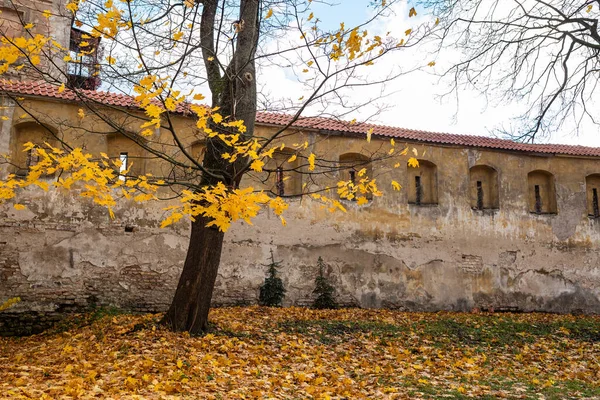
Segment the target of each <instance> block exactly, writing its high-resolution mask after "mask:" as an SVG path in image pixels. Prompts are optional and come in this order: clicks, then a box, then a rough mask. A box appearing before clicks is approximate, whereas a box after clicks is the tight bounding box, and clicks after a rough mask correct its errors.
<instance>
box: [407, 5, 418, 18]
mask: <svg viewBox="0 0 600 400" xmlns="http://www.w3.org/2000/svg"><path fill="white" fill-rule="evenodd" d="M416 15H417V10H415V8H414V7H413V8H411V9H410V11H409V12H408V16H409V17H414V16H416Z"/></svg>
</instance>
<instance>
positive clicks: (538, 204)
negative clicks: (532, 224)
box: [535, 185, 542, 214]
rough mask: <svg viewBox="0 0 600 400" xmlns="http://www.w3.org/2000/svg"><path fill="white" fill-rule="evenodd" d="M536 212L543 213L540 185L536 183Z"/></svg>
mask: <svg viewBox="0 0 600 400" xmlns="http://www.w3.org/2000/svg"><path fill="white" fill-rule="evenodd" d="M535 212H536V213H537V214H541V213H542V196H541V195H540V185H535Z"/></svg>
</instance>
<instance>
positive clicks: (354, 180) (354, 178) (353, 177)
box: [350, 169, 356, 185]
mask: <svg viewBox="0 0 600 400" xmlns="http://www.w3.org/2000/svg"><path fill="white" fill-rule="evenodd" d="M350 182H352V184H353V185H356V171H355V170H353V169H351V170H350Z"/></svg>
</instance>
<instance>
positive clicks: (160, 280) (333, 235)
mask: <svg viewBox="0 0 600 400" xmlns="http://www.w3.org/2000/svg"><path fill="white" fill-rule="evenodd" d="M3 91H4V92H5V93H12V95H19V96H21V97H22V99H24V100H22V103H21V104H22V107H24V108H26V109H30V110H36V113H37V117H36V120H37V122H36V121H33V120H31V119H30V117H28V116H24V115H22V110H21V109H20V107H18V106H15V105H14V104H13V105H12V106H11V105H10V104H9V103H10V102H11V100H10V98H7V97H5V98H4V102H5V105H9V106H8V107H6V108H5V110H4V113H5V116H7V117H8V118H7V119H6V120H3V121H2V128H1V129H0V132H1V133H0V153H5V154H6V153H9V154H13V155H14V159H15V160H19V162H20V163H21V164H22V163H26V162H27V160H26V158H24V157H25V156H24V155H23V154H20V153H22V152H21V151H19V148H20V146H21V145H22V144H23V143H24V142H26V141H34V142H36V143H40V142H42V141H44V140H45V141H48V140H52V138H51V137H48V135H47V132H48V130H50V131H56V132H61V137H62V138H64V139H65V140H67V139H68V140H69V141H72V142H75V143H77V145H80V146H82V147H83V148H85V149H86V150H87V151H90V152H92V153H99V152H105V153H106V154H108V155H109V156H110V157H112V158H117V157H122V156H123V154H127V156H128V157H129V158H130V160H132V162H133V163H134V165H137V166H136V168H137V170H136V173H140V174H146V173H152V174H155V175H159V174H163V175H164V174H166V173H169V171H165V170H163V169H162V168H163V166H161V164H160V162H155V161H152V160H151V159H148V158H147V157H145V155H144V154H142V153H140V150H139V148H138V147H137V146H136V145H135V144H134V143H131V141H130V140H129V139H127V138H125V137H119V135H115V134H113V133H111V132H109V131H108V130H107V132H106V134H105V135H89V137H88V136H86V135H80V134H78V132H80V129H84V130H85V129H86V128H85V126H82V125H81V124H90V126H89V127H88V129H91V126H94V129H96V131H98V129H100V130H101V128H99V122H97V121H94V120H93V118H90V119H89V120H83V121H82V120H81V119H79V118H78V116H77V110H78V108H79V105H78V103H77V102H76V101H74V100H73V99H72V98H70V97H69V96H71V95H70V94H69V92H68V91H65V92H62V93H59V92H58V90H57V89H56V88H54V87H52V86H50V85H47V84H43V83H31V82H21V83H13V84H8V83H5V84H4V86H3ZM89 93H90V95H91V96H92V98H97V100H98V101H99V102H100V101H101V102H103V104H106V105H108V106H111V107H114V106H116V105H118V106H119V107H132V104H133V103H128V102H131V101H132V99H131V98H128V97H126V96H120V95H111V94H106V93H101V92H89ZM94 96H95V97H94ZM128 114H130V113H128ZM286 118H288V117H286V116H284V115H280V114H269V113H259V116H258V128H257V134H258V135H267V134H268V132H269V130H272V129H277V128H278V127H279V126H282V125H285V121H286ZM40 121H43V122H42V124H41V125H40ZM121 123H123V124H127V121H121ZM175 123H176V124H177V125H178V126H179V128H180V130H181V131H182V132H184V131H185V130H186V129H188V130H189V132H190V134H189V137H187V142H186V146H188V148H189V151H190V153H192V154H197V156H198V157H201V155H202V152H203V147H202V143H199V142H198V141H197V140H196V139H195V137H196V136H195V133H194V132H195V128H194V126H195V121H194V119H193V118H192V117H190V116H188V115H185V114H180V115H178V116H177V120H176V121H175ZM42 125H43V129H42V128H41V126H42ZM290 130H291V131H292V133H293V135H294V137H293V141H297V142H304V141H308V142H309V148H308V149H307V150H306V151H307V152H314V153H315V154H328V155H329V158H332V159H337V160H338V161H339V163H340V165H343V164H344V163H348V162H350V161H352V162H353V163H354V164H355V165H361V164H360V163H361V162H362V161H364V165H366V166H368V169H369V173H371V174H372V176H374V177H376V178H377V179H379V180H380V186H381V187H382V189H383V191H384V195H383V196H382V197H376V198H373V199H372V200H371V201H370V202H369V203H368V204H367V205H363V206H359V205H357V204H356V202H352V201H344V205H345V207H346V208H347V212H346V213H342V212H339V213H334V214H331V213H329V212H328V211H327V210H324V209H323V207H322V206H321V204H320V203H316V202H312V201H311V200H310V199H308V198H307V197H306V196H294V195H297V194H300V193H301V192H302V190H303V189H302V188H303V187H304V186H305V183H306V182H303V181H302V179H306V178H305V177H304V176H303V175H302V174H296V175H294V174H293V173H291V172H286V173H285V175H287V176H286V179H281V177H279V175H278V174H274V176H273V177H272V178H270V179H269V180H268V181H265V182H260V181H257V180H254V181H253V178H252V176H249V177H248V178H247V179H246V178H245V179H246V180H245V181H244V182H243V184H244V185H253V186H257V187H261V186H260V185H263V186H262V187H263V188H264V189H265V190H269V191H271V192H273V193H276V194H283V195H285V196H292V197H291V198H290V199H289V202H290V204H291V206H290V209H289V210H288V211H287V212H286V215H285V216H286V219H287V220H288V226H287V227H283V226H281V224H280V222H279V219H278V218H277V217H276V216H275V215H272V214H271V213H270V212H269V211H264V212H263V213H261V214H260V215H259V217H258V218H257V219H256V220H255V222H254V225H253V226H249V225H245V224H241V223H240V224H235V225H234V226H233V227H232V228H231V229H230V231H229V232H228V233H227V234H226V244H225V247H224V250H223V257H222V265H221V269H220V272H219V277H218V281H217V286H216V288H215V293H214V303H215V304H247V303H255V302H256V301H257V298H258V292H259V287H260V285H261V284H262V282H263V279H264V277H265V270H266V269H265V267H264V264H265V263H266V262H267V259H268V256H269V253H270V251H271V250H273V252H274V254H275V258H276V259H277V260H281V261H282V269H281V274H282V278H283V280H284V283H285V286H286V288H287V295H286V299H285V304H286V305H306V304H309V303H310V301H311V292H312V287H313V285H314V278H315V276H316V272H317V269H316V260H317V258H318V257H319V256H321V257H323V259H324V260H325V262H326V264H327V266H328V270H327V274H328V276H329V277H330V278H331V280H332V281H333V282H334V284H335V286H336V289H337V293H338V296H339V300H340V301H341V303H343V304H346V305H354V306H360V307H393V308H399V309H404V310H427V311H435V310H455V311H468V310H471V309H473V308H480V309H495V310H522V311H534V310H536V311H548V312H585V313H597V312H599V311H600V259H599V255H598V245H599V240H600V219H599V218H598V217H599V211H598V190H600V149H598V148H587V147H580V146H562V145H526V144H518V143H513V142H510V141H503V140H498V139H491V138H483V137H472V136H460V135H448V134H435V133H427V132H419V131H410V130H404V129H399V128H390V127H374V136H373V140H372V141H371V142H370V143H367V141H366V140H365V137H364V131H365V127H354V126H353V125H350V124H343V123H340V122H337V121H330V120H327V119H320V118H317V119H303V120H300V121H299V122H298V123H296V124H295V125H293V126H292V128H290ZM45 132H46V133H45ZM361 132H363V133H361ZM160 134H161V133H160V132H157V135H160ZM184 136H185V135H184ZM390 137H394V138H395V140H396V142H397V143H402V144H403V145H404V144H405V145H407V146H409V147H410V148H412V147H414V148H416V149H417V150H418V153H419V154H420V155H422V156H421V159H420V160H419V161H420V167H419V168H410V167H408V166H407V165H405V164H403V165H402V166H401V167H400V168H393V167H392V166H391V165H390V164H389V163H386V162H383V161H379V162H370V161H369V155H370V154H373V153H374V151H375V149H377V148H378V147H381V146H382V143H387V142H389V138H390ZM287 156H288V154H286V153H285V151H284V152H282V154H276V155H275V156H274V157H273V160H272V161H271V162H272V163H277V162H280V161H279V160H283V159H287V158H288V157H287ZM2 168H3V169H2V171H1V174H2V177H3V178H5V177H6V176H7V174H9V173H17V174H18V173H21V172H20V171H19V168H17V167H16V166H14V165H12V166H10V165H3V167H2ZM281 173H282V174H283V172H281ZM349 174H351V171H349V170H345V169H344V170H340V171H339V172H338V174H337V176H318V177H316V178H314V179H321V180H323V181H322V182H321V183H320V184H321V185H323V186H325V185H327V184H328V183H327V182H330V183H329V184H331V185H335V182H337V180H339V179H340V178H343V179H348V178H349V177H350V175H349ZM345 175H348V176H345ZM47 179H48V181H49V182H51V181H52V179H56V177H55V176H51V177H47ZM328 179H329V181H327V180H328ZM391 179H393V180H395V181H397V182H399V183H400V184H401V185H402V190H400V191H395V190H393V188H392V187H391V186H389V187H387V185H388V183H387V182H389V181H390V180H391ZM331 195H332V196H333V195H335V193H334V191H333V190H332V192H331ZM19 203H21V204H25V205H26V206H27V210H25V211H18V210H15V209H14V208H12V206H11V205H10V204H4V205H1V206H0V238H1V239H0V293H1V294H2V298H3V299H4V298H10V297H15V296H19V297H21V299H22V302H21V303H19V305H17V306H16V307H15V308H14V309H12V310H13V311H12V314H11V315H12V317H11V318H13V317H14V318H16V317H17V316H19V315H21V316H25V315H30V314H31V313H32V312H33V313H44V314H48V313H50V314H52V313H61V312H65V311H75V310H82V309H85V308H86V307H88V306H90V305H115V306H118V307H122V308H125V309H129V310H136V311H162V310H165V309H166V307H167V306H168V304H169V302H170V299H171V296H172V294H173V292H174V289H175V286H176V284H177V279H178V276H179V273H180V270H181V267H182V263H183V260H184V256H185V251H186V248H187V240H188V238H187V236H188V229H189V224H188V222H185V221H182V222H179V223H177V224H175V225H174V226H172V227H169V228H165V229H160V228H158V225H159V223H160V221H161V219H162V218H164V217H165V215H166V214H165V211H164V210H163V208H164V204H161V203H160V202H156V203H147V204H144V205H140V204H136V203H133V202H129V201H126V200H123V201H121V202H120V203H119V205H118V207H117V209H116V210H115V213H116V219H115V220H114V221H111V220H110V218H109V216H108V213H107V212H106V210H105V209H103V208H100V207H98V206H95V205H93V204H91V203H90V202H87V201H86V200H85V199H81V198H80V197H78V195H77V193H76V192H65V193H62V192H60V191H49V192H44V191H42V190H39V189H27V190H24V191H23V192H21V193H20V194H19ZM19 313H23V314H19Z"/></svg>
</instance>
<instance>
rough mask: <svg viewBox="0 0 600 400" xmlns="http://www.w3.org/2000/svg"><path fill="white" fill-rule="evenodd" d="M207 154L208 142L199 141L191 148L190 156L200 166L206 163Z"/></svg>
mask: <svg viewBox="0 0 600 400" xmlns="http://www.w3.org/2000/svg"><path fill="white" fill-rule="evenodd" d="M205 154H206V141H204V140H198V141H196V142H194V143H192V145H191V146H190V155H191V156H192V157H193V158H194V160H196V161H198V162H199V163H200V164H202V162H203V161H204V155H205Z"/></svg>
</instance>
